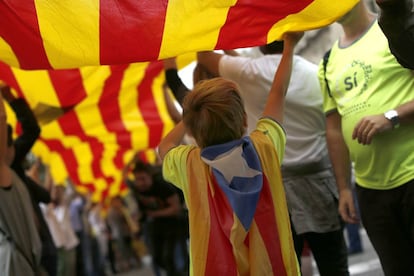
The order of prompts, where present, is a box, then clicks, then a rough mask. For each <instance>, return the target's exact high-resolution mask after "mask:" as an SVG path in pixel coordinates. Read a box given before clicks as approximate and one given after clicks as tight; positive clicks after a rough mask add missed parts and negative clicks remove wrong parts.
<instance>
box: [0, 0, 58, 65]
mask: <svg viewBox="0 0 414 276" xmlns="http://www.w3.org/2000/svg"><path fill="white" fill-rule="evenodd" d="M0 14H1V16H0V36H1V37H2V38H3V39H4V40H5V41H6V42H7V43H8V44H9V45H10V47H11V48H12V49H13V52H14V54H15V55H16V56H17V58H18V60H19V63H20V67H21V68H25V69H37V68H51V65H50V63H49V60H48V58H47V56H46V51H45V48H44V46H43V40H42V37H41V35H40V30H39V23H38V20H37V14H36V7H35V3H34V1H33V0H10V1H6V0H3V1H0Z"/></svg>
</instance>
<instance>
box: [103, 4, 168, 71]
mask: <svg viewBox="0 0 414 276" xmlns="http://www.w3.org/2000/svg"><path fill="white" fill-rule="evenodd" d="M143 7H145V9H144V8H143ZM166 10H167V1H153V0H140V1H136V0H124V1H118V0H101V1H100V22H99V28H100V30H99V32H100V58H101V64H120V63H130V62H131V60H135V61H138V60H157V59H158V54H159V51H160V48H161V41H162V34H163V31H164V21H165V15H166ZM120 41H122V47H119V46H120V45H119V42H120Z"/></svg>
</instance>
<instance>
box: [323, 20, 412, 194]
mask: <svg viewBox="0 0 414 276" xmlns="http://www.w3.org/2000/svg"><path fill="white" fill-rule="evenodd" d="M324 70H325V69H324V67H323V65H322V62H321V64H320V66H319V79H320V83H321V87H322V93H323V97H324V111H325V113H327V114H329V112H332V111H334V110H337V111H338V112H339V114H340V115H341V117H342V133H343V136H344V139H345V143H346V144H347V146H348V148H349V151H350V154H351V160H352V161H354V162H355V176H356V181H357V183H358V184H359V185H361V186H363V187H366V188H372V189H383V190H385V189H391V188H395V187H398V186H400V185H402V184H404V183H406V182H408V181H409V180H411V179H414V124H402V125H401V126H400V127H399V128H397V129H394V130H392V131H386V132H383V133H380V134H377V135H376V136H375V137H374V139H373V141H372V143H371V144H370V145H360V144H358V142H357V141H356V140H353V139H352V132H353V130H354V127H355V126H356V124H357V123H358V122H359V121H360V120H361V118H363V117H365V116H367V115H374V114H380V113H384V112H386V111H388V110H390V109H395V108H396V107H397V106H399V105H401V104H403V103H406V102H408V101H411V100H413V99H414V74H413V72H412V71H410V70H408V69H405V68H403V67H401V65H400V64H399V63H398V62H397V60H396V59H395V57H394V56H393V55H392V54H391V53H390V50H389V48H388V41H387V39H386V37H385V36H384V35H383V33H382V31H381V29H380V28H379V26H378V23H377V21H375V22H374V23H373V24H372V26H371V27H370V28H369V29H368V30H367V32H366V33H365V34H364V35H363V36H362V37H361V38H359V39H358V40H356V41H355V42H354V43H353V44H351V45H350V46H348V47H346V48H341V47H340V46H339V45H338V42H336V43H335V44H334V45H333V47H332V50H331V53H330V56H329V60H328V63H327V65H326V72H325V74H326V81H325V79H324V75H323V74H324ZM327 85H329V88H330V93H328V91H327V88H326V86H327Z"/></svg>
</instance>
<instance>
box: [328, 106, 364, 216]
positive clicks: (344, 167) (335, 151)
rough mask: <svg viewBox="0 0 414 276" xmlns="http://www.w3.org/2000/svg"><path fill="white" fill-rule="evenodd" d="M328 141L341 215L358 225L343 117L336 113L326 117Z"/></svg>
mask: <svg viewBox="0 0 414 276" xmlns="http://www.w3.org/2000/svg"><path fill="white" fill-rule="evenodd" d="M326 141H327V144H328V151H329V157H330V158H331V161H332V166H333V169H334V173H335V179H336V185H337V187H338V193H339V213H340V214H341V216H342V218H343V220H345V221H346V222H348V223H357V222H358V217H357V213H356V210H355V206H354V201H353V195H352V190H351V186H350V183H351V160H350V157H349V151H348V147H347V146H346V144H345V141H344V137H343V135H342V130H341V116H340V115H339V113H338V112H337V111H334V112H332V113H330V114H328V115H327V117H326Z"/></svg>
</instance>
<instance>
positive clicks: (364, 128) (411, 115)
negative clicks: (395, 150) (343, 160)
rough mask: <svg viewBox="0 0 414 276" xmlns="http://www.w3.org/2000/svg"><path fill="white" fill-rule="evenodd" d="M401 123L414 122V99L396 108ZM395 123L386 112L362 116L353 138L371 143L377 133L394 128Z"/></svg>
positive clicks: (364, 142)
mask: <svg viewBox="0 0 414 276" xmlns="http://www.w3.org/2000/svg"><path fill="white" fill-rule="evenodd" d="M395 110H396V111H397V113H398V117H399V121H400V123H401V124H407V123H408V124H412V123H413V122H414V100H412V101H409V102H407V103H404V104H402V105H400V106H398V107H396V108H395ZM392 129H393V125H392V123H391V121H390V120H388V119H387V118H385V116H384V114H382V113H381V114H376V115H371V116H366V117H364V118H362V119H361V120H360V121H359V122H358V123H357V125H356V126H355V128H354V131H353V133H352V139H357V140H358V143H360V144H363V145H369V144H371V142H372V139H373V138H374V137H375V135H376V134H378V133H381V132H384V131H388V130H392Z"/></svg>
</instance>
